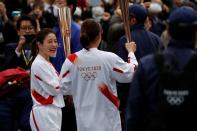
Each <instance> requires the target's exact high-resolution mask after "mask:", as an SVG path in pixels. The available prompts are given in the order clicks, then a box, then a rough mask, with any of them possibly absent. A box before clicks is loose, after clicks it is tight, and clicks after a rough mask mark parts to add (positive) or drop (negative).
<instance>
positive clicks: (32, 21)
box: [16, 15, 37, 30]
mask: <svg viewBox="0 0 197 131" xmlns="http://www.w3.org/2000/svg"><path fill="white" fill-rule="evenodd" d="M22 21H30V22H31V24H32V26H33V27H34V29H35V30H36V29H37V24H36V21H35V20H34V19H33V18H31V17H30V16H27V15H23V16H21V17H20V18H19V19H18V21H17V23H16V28H17V30H19V29H20V27H21V23H22Z"/></svg>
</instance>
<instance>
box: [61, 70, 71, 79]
mask: <svg viewBox="0 0 197 131" xmlns="http://www.w3.org/2000/svg"><path fill="white" fill-rule="evenodd" d="M68 73H70V71H66V72H65V73H64V74H63V75H62V78H64V77H66V76H67V75H68Z"/></svg>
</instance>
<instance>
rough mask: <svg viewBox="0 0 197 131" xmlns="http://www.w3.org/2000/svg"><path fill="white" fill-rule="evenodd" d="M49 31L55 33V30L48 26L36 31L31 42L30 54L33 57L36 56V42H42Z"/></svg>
mask: <svg viewBox="0 0 197 131" xmlns="http://www.w3.org/2000/svg"><path fill="white" fill-rule="evenodd" d="M50 33H53V34H55V32H54V31H53V30H52V29H50V28H44V29H42V30H41V31H40V32H38V33H37V35H36V38H35V39H34V40H33V43H32V55H33V57H34V58H35V57H36V55H37V54H38V51H39V50H38V45H37V43H38V42H39V43H40V44H43V42H44V39H45V38H46V36H47V35H48V34H50Z"/></svg>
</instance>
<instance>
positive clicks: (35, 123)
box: [32, 109, 40, 131]
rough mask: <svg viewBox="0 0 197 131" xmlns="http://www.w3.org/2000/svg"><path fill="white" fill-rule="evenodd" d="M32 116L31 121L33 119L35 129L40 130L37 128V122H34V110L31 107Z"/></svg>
mask: <svg viewBox="0 0 197 131" xmlns="http://www.w3.org/2000/svg"><path fill="white" fill-rule="evenodd" d="M32 117H33V121H34V125H35V127H36V130H37V131H40V130H39V128H38V124H37V122H36V119H35V116H34V110H33V109H32Z"/></svg>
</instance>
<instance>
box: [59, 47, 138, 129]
mask: <svg viewBox="0 0 197 131" xmlns="http://www.w3.org/2000/svg"><path fill="white" fill-rule="evenodd" d="M129 57H130V58H129V59H130V61H131V63H130V64H128V63H126V62H124V61H123V60H122V59H121V58H120V57H119V56H117V55H116V54H114V53H111V52H105V51H100V50H98V49H96V48H91V49H89V51H87V50H85V49H82V50H81V51H79V52H76V53H75V54H71V55H70V56H68V58H67V59H66V60H65V62H64V64H63V66H62V70H61V73H60V77H61V86H63V88H62V89H63V90H64V93H65V94H67V95H72V96H73V100H74V105H75V111H76V119H77V128H78V129H77V130H78V131H121V130H122V129H121V121H120V114H119V110H118V105H119V100H118V98H117V89H116V81H118V82H121V83H128V82H131V80H132V77H133V74H134V67H135V66H137V64H138V63H137V61H136V58H135V56H134V54H133V53H129ZM63 124H66V123H63Z"/></svg>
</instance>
